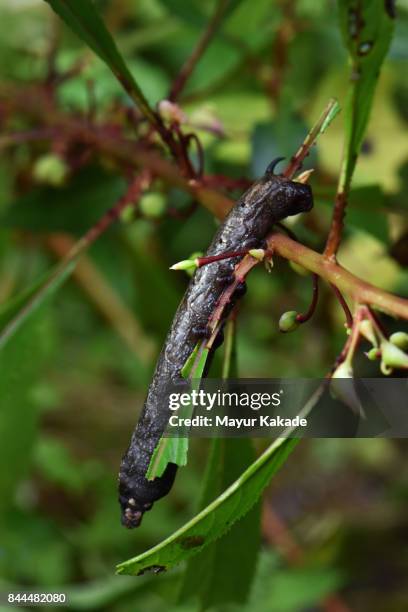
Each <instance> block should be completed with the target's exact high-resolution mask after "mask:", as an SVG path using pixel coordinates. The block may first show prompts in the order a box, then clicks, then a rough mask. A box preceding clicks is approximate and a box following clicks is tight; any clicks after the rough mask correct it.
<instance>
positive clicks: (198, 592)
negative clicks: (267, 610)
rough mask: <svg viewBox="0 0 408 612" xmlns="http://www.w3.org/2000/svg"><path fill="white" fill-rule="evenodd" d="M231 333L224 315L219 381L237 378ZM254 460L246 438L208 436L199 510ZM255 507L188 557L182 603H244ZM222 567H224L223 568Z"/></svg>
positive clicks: (256, 528)
mask: <svg viewBox="0 0 408 612" xmlns="http://www.w3.org/2000/svg"><path fill="white" fill-rule="evenodd" d="M235 331H236V322H235V320H234V319H229V320H228V321H227V324H226V326H225V329H224V336H225V340H224V355H223V367H222V377H223V378H224V379H227V378H229V377H231V378H235V377H237V376H238V368H237V358H236V333H235ZM255 458H256V457H255V449H254V447H253V444H252V441H251V440H250V439H248V438H242V439H231V438H227V439H220V438H214V439H212V440H211V453H210V459H209V462H208V464H207V469H206V474H205V478H204V485H203V492H202V496H201V500H200V504H199V506H198V509H199V510H202V509H203V508H205V506H207V505H208V504H209V503H210V502H211V501H212V500H213V499H215V498H216V497H217V496H218V495H220V494H221V493H222V492H223V491H224V490H225V489H226V488H227V487H228V486H229V485H230V484H231V483H232V482H233V481H234V480H235V479H236V478H238V476H240V475H241V473H242V472H243V471H244V470H245V469H246V468H247V467H248V465H250V464H251V463H252V462H253V461H255ZM260 507H261V506H260V502H258V503H257V504H255V506H254V507H253V508H252V509H251V510H250V511H249V512H248V513H247V514H246V515H245V516H244V517H243V518H242V519H241V520H239V521H237V522H236V523H235V525H233V526H232V528H231V529H230V530H229V531H228V532H227V533H226V534H224V535H223V536H222V537H221V538H219V539H218V540H216V541H215V542H213V543H212V544H210V545H209V546H207V547H206V548H205V549H204V550H203V551H202V552H201V554H199V555H196V556H194V557H192V558H191V559H189V561H188V563H187V567H186V570H185V572H184V575H183V580H182V583H181V587H180V594H179V600H180V601H181V602H182V601H185V600H186V599H187V598H188V597H199V599H200V601H201V606H202V608H203V609H204V608H207V607H211V606H212V605H215V604H218V605H219V604H221V603H234V602H235V603H240V604H242V602H244V601H246V599H247V598H248V596H249V592H250V587H251V584H252V580H253V578H254V573H255V567H256V561H257V556H258V551H259V544H260ZM225 567H228V568H229V571H228V572H225Z"/></svg>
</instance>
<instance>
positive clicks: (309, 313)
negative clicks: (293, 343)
mask: <svg viewBox="0 0 408 612" xmlns="http://www.w3.org/2000/svg"><path fill="white" fill-rule="evenodd" d="M318 298H319V276H318V274H313V293H312V301H311V302H310V306H309V308H308V309H307V311H306V312H305V313H303V314H298V315H297V316H296V321H297V322H298V323H306V321H309V319H310V318H311V317H312V316H313V314H314V311H315V310H316V306H317V300H318Z"/></svg>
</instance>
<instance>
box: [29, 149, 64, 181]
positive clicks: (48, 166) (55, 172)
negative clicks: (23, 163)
mask: <svg viewBox="0 0 408 612" xmlns="http://www.w3.org/2000/svg"><path fill="white" fill-rule="evenodd" d="M67 175H68V167H67V165H66V163H65V161H64V160H63V159H62V158H61V157H60V156H59V155H55V153H48V154H47V155H42V156H41V157H39V158H38V159H37V160H36V162H35V164H34V167H33V177H34V179H35V180H36V181H37V182H38V183H45V184H47V185H52V186H53V187H61V185H63V184H64V182H65V179H66V178H67Z"/></svg>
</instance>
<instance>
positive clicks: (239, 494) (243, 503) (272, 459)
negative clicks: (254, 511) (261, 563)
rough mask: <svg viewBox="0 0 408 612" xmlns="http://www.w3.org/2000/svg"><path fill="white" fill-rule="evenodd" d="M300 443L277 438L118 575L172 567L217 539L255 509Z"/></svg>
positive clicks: (127, 562)
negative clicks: (204, 504)
mask: <svg viewBox="0 0 408 612" xmlns="http://www.w3.org/2000/svg"><path fill="white" fill-rule="evenodd" d="M297 442H298V440H297V439H296V438H288V439H284V438H279V439H277V440H275V441H274V442H273V443H272V444H271V445H270V446H269V447H268V448H267V449H266V451H265V452H264V453H263V454H262V455H261V456H260V457H259V458H258V459H257V460H256V461H254V463H252V464H251V465H250V467H249V468H247V469H246V470H245V472H244V473H243V474H242V475H241V476H240V478H238V479H237V480H236V481H235V482H233V483H232V485H231V486H229V487H228V489H226V490H225V491H224V492H223V493H222V494H221V495H220V496H219V497H217V499H215V500H214V501H213V502H212V503H211V504H209V505H208V506H207V507H206V508H204V510H202V511H201V512H199V513H198V514H197V515H196V516H195V517H194V518H193V519H192V520H191V521H189V522H188V523H186V524H185V525H184V526H183V527H181V528H180V529H178V530H177V531H175V532H174V533H173V534H172V535H171V536H170V537H168V538H167V539H166V540H164V541H163V542H161V543H160V544H158V545H157V546H155V547H154V548H151V549H150V550H148V551H147V552H145V553H143V554H141V555H139V556H137V557H134V558H133V559H129V560H128V561H125V562H124V563H121V564H120V565H118V567H117V572H118V574H130V575H138V574H142V573H143V572H144V571H146V570H147V569H149V568H156V567H161V568H165V569H169V568H171V567H173V566H174V565H176V564H177V563H180V562H181V561H184V560H185V559H188V558H189V557H191V556H192V555H194V554H195V553H197V552H199V551H200V550H202V549H203V548H204V547H205V546H207V545H208V544H210V543H211V542H213V541H215V540H217V539H218V538H219V537H221V536H222V535H223V534H224V533H226V532H227V531H228V530H229V529H230V527H231V526H232V525H233V524H234V523H235V521H237V520H238V519H240V518H241V517H242V516H244V515H245V514H246V513H247V512H248V510H250V508H252V506H253V505H254V504H255V502H256V501H257V499H258V498H259V496H260V494H261V492H262V491H263V489H264V488H265V487H266V485H267V484H268V483H269V481H270V479H271V478H272V476H273V475H274V474H275V473H276V472H277V471H278V470H279V468H280V467H281V466H282V464H283V463H284V462H285V460H286V459H287V457H288V455H289V454H290V453H291V452H292V450H293V449H294V447H295V446H296V444H297Z"/></svg>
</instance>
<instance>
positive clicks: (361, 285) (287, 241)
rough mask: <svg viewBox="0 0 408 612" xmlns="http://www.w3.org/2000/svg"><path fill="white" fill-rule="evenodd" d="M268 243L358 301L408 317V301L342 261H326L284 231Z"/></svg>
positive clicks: (274, 234)
mask: <svg viewBox="0 0 408 612" xmlns="http://www.w3.org/2000/svg"><path fill="white" fill-rule="evenodd" d="M267 242H268V246H269V247H270V248H271V249H273V250H274V252H275V253H276V254H277V255H280V256H281V257H284V258H285V259H288V260H290V261H294V262H295V263H297V264H299V265H300V266H303V267H304V268H306V269H307V270H310V271H311V272H315V273H316V274H318V275H319V276H320V277H321V278H324V279H325V280H326V281H327V282H329V283H332V284H333V285H335V286H336V287H337V288H338V289H339V290H340V291H342V292H343V293H346V294H347V295H349V296H350V297H351V298H352V299H354V301H355V302H357V303H360V304H368V305H371V306H373V307H374V308H377V309H378V310H381V311H383V312H387V313H390V314H393V315H394V316H397V317H400V318H402V319H408V300H407V299H404V298H401V297H398V296H396V295H393V294H391V293H388V292H387V291H383V290H382V289H379V288H378V287H375V286H374V285H371V284H370V283H367V282H366V281H363V280H362V279H360V278H358V277H357V276H355V275H354V274H352V273H351V272H349V271H348V270H346V269H345V268H343V267H342V266H340V265H339V264H337V263H335V262H333V261H329V260H327V259H326V258H325V257H324V255H321V254H320V253H316V251H312V249H309V248H308V247H306V246H304V245H303V244H300V243H299V242H295V241H294V240H292V239H291V238H289V237H288V236H285V235H284V234H277V233H271V234H270V235H269V237H268V240H267Z"/></svg>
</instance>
